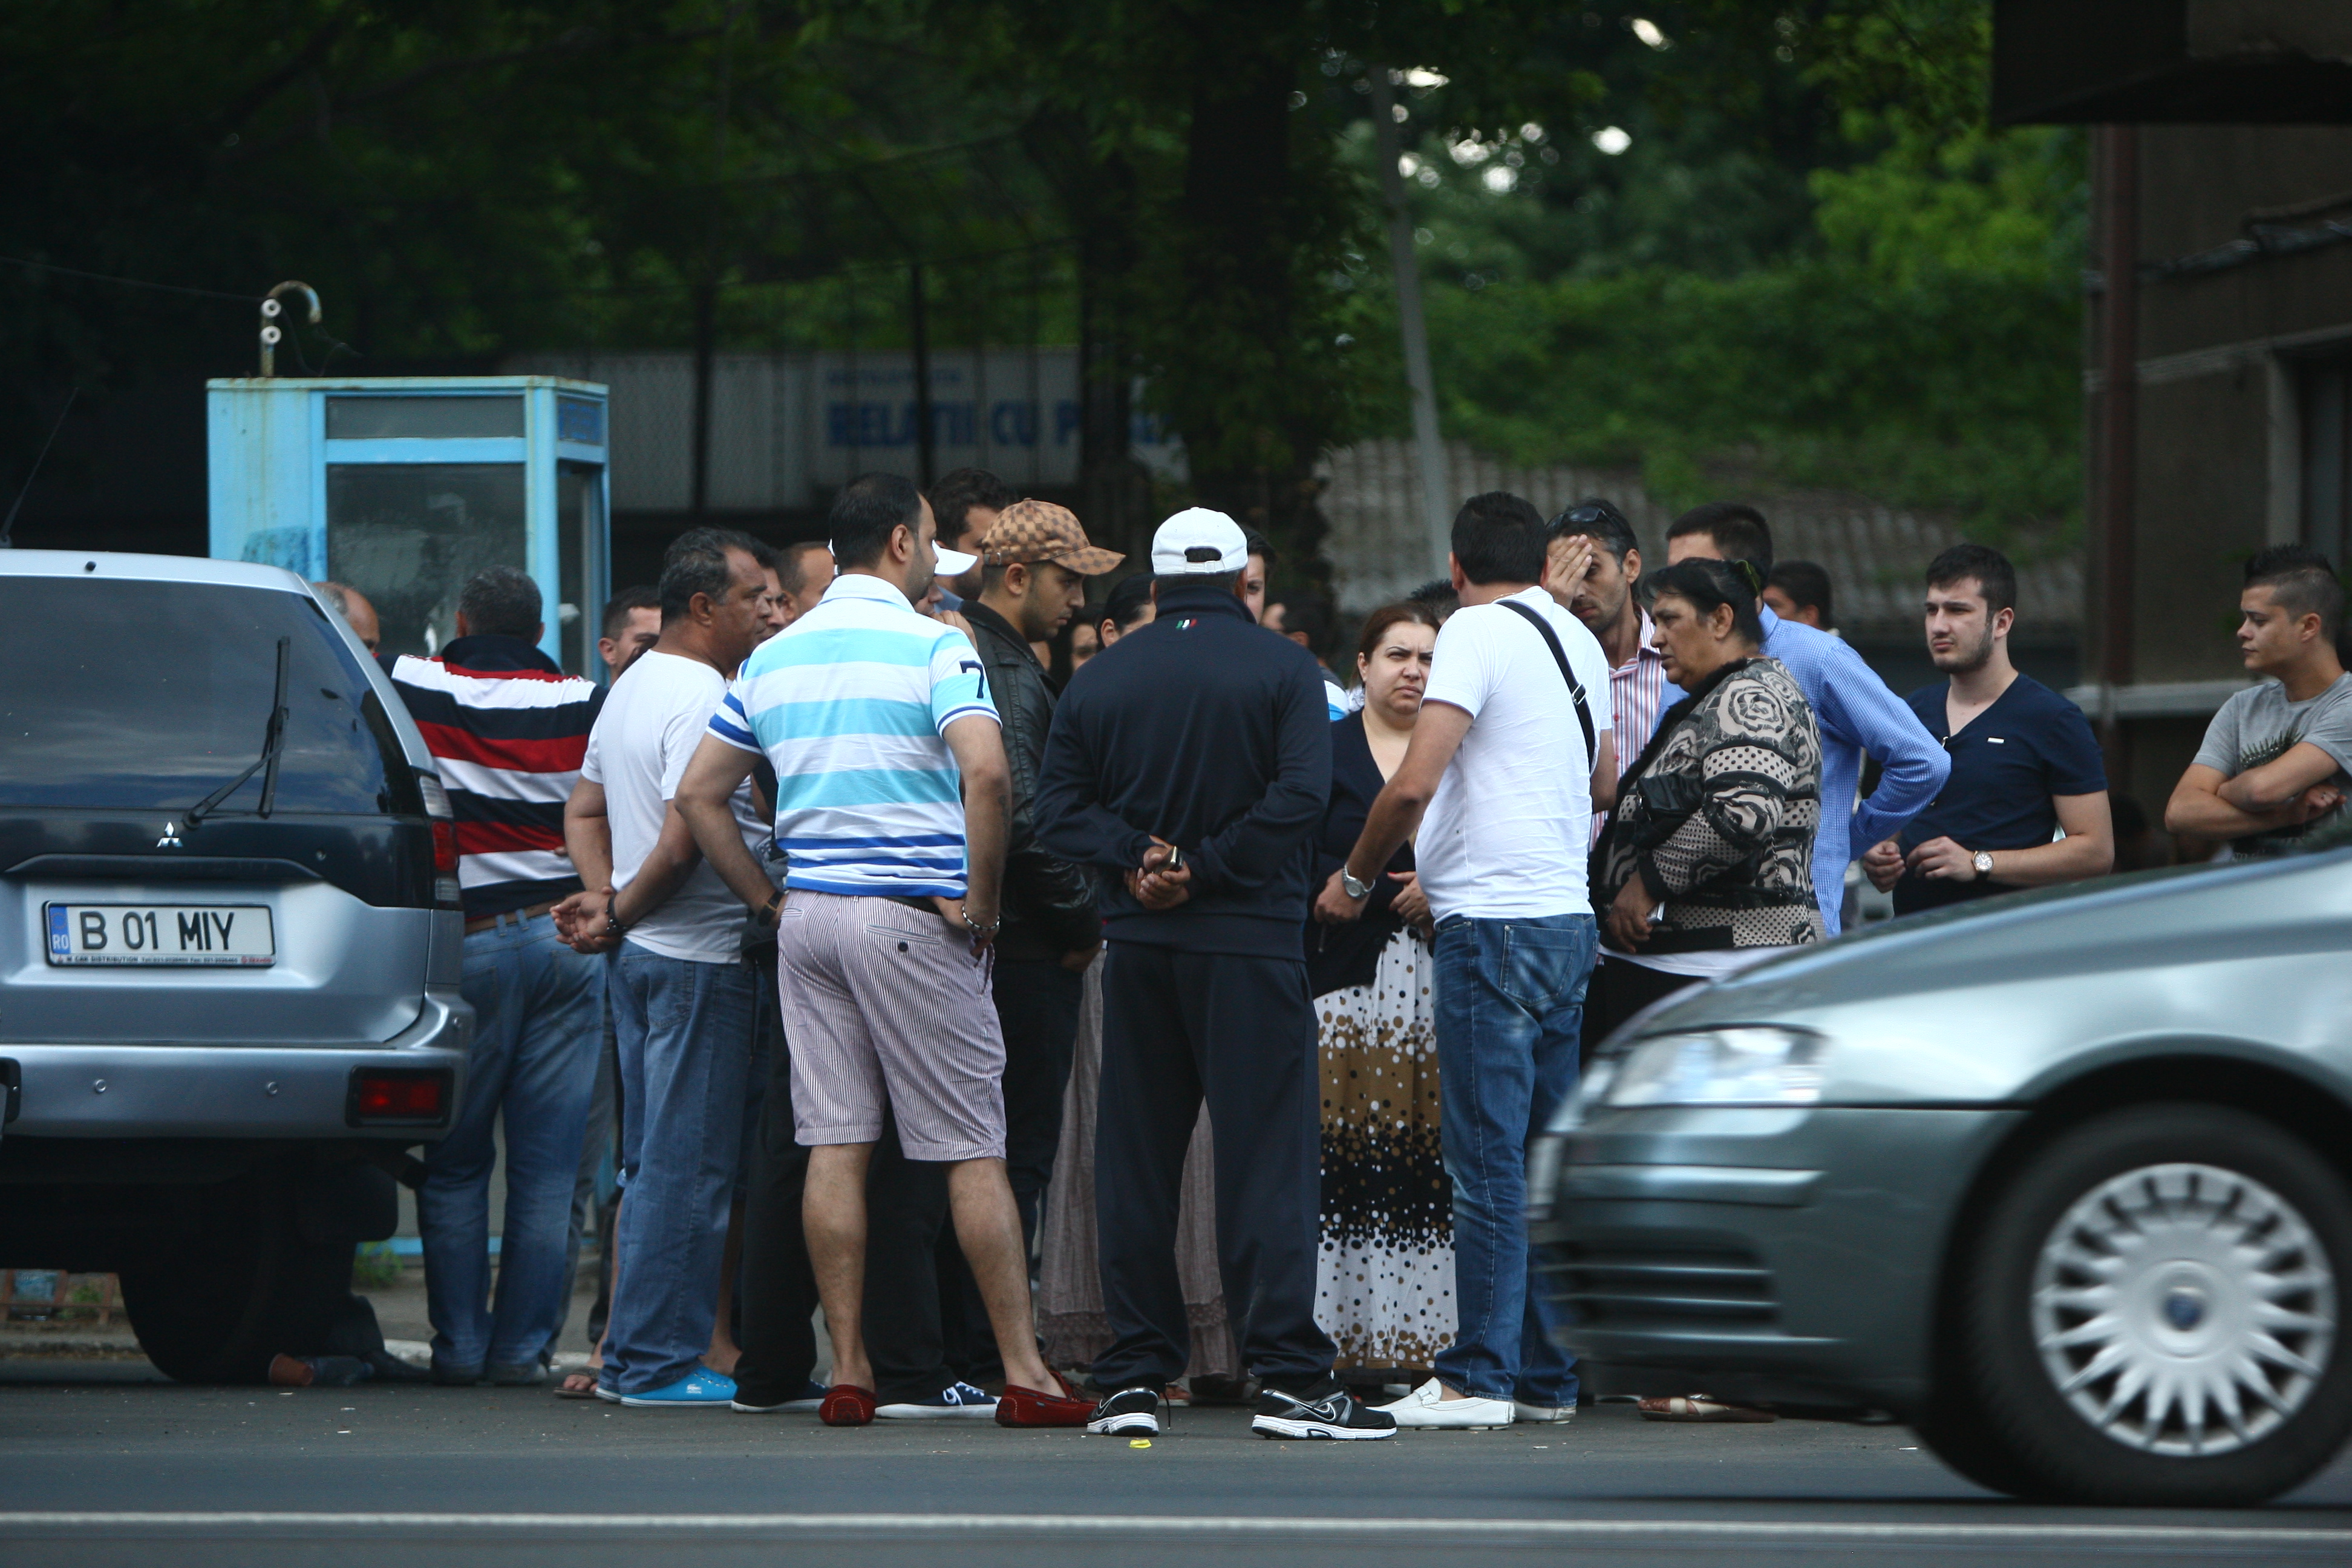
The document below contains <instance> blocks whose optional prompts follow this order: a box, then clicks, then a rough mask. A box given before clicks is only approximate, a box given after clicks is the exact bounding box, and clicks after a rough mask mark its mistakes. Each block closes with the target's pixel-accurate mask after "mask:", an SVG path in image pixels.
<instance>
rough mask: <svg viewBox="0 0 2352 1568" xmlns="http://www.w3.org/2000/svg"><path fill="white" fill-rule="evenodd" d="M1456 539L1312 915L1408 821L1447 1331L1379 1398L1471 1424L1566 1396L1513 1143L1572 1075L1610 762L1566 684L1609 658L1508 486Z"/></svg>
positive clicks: (1531, 1410) (1466, 521)
mask: <svg viewBox="0 0 2352 1568" xmlns="http://www.w3.org/2000/svg"><path fill="white" fill-rule="evenodd" d="M1453 545H1454V549H1453V554H1452V557H1451V561H1450V566H1451V571H1452V575H1453V579H1454V591H1455V592H1456V593H1457V594H1459V595H1461V597H1462V608H1461V609H1460V610H1458V611H1456V612H1455V613H1454V615H1453V616H1451V617H1449V618H1448V619H1447V621H1446V623H1445V626H1444V629H1443V630H1441V631H1440V632H1439V633H1438V634H1437V652H1436V656H1435V658H1434V659H1433V663H1432V667H1431V670H1430V678H1429V689H1428V692H1427V695H1426V696H1424V697H1423V701H1422V710H1421V718H1420V721H1419V722H1418V723H1416V724H1415V725H1414V727H1413V732H1412V744H1411V746H1410V747H1409V748H1408V749H1407V750H1406V752H1405V756H1404V761H1403V763H1401V764H1400V765H1399V766H1398V768H1397V771H1396V773H1395V774H1394V776H1392V777H1391V779H1390V780H1389V783H1388V786H1387V787H1386V788H1385V789H1383V790H1382V791H1381V795H1380V798H1379V799H1378V800H1376V801H1375V802H1373V805H1372V809H1371V814H1370V816H1369V817H1368V818H1367V819H1366V821H1365V824H1364V831H1363V834H1362V836H1361V837H1359V838H1358V839H1357V841H1356V847H1355V848H1354V850H1353V851H1352V852H1350V853H1349V857H1348V859H1347V862H1346V863H1345V864H1344V865H1343V866H1342V867H1341V868H1339V871H1337V872H1335V873H1334V874H1333V875H1332V877H1331V879H1330V880H1329V882H1328V883H1327V884H1325V886H1324V888H1323V890H1322V892H1321V893H1320V894H1319V895H1318V898H1317V900H1316V916H1317V918H1318V919H1319V920H1325V921H1348V920H1353V919H1356V918H1357V917H1358V916H1359V915H1360V914H1361V912H1362V910H1363V907H1364V900H1365V898H1366V896H1367V895H1368V894H1369V893H1370V891H1371V887H1372V882H1373V879H1376V878H1377V877H1378V876H1379V875H1380V870H1381V867H1383V866H1385V865H1387V864H1388V862H1389V858H1390V857H1391V856H1392V855H1394V854H1395V853H1396V851H1397V848H1398V847H1399V846H1400V845H1402V843H1403V842H1404V841H1405V839H1406V838H1407V837H1411V836H1412V835H1413V834H1414V833H1415V830H1416V829H1418V830H1419V832H1418V837H1416V838H1415V840H1414V855H1415V858H1416V859H1417V861H1418V863H1419V868H1420V872H1421V885H1422V888H1423V890H1424V891H1425V892H1426V893H1427V894H1428V895H1429V905H1430V912H1431V913H1432V914H1433V916H1435V918H1436V921H1437V955H1436V956H1437V1058H1438V1066H1439V1081H1440V1093H1441V1095H1442V1097H1443V1115H1442V1119H1441V1123H1440V1125H1441V1135H1442V1137H1443V1139H1444V1152H1445V1168H1446V1172H1447V1173H1448V1174H1449V1175H1450V1176H1451V1177H1452V1178H1453V1181H1454V1300H1455V1305H1456V1310H1457V1313H1458V1315H1459V1321H1460V1324H1461V1327H1460V1329H1459V1331H1457V1333H1456V1336H1455V1339H1454V1344H1453V1345H1452V1347H1451V1348H1449V1349H1447V1350H1446V1351H1445V1352H1443V1353H1442V1354H1440V1355H1439V1356H1438V1358H1437V1363H1436V1367H1435V1375H1434V1376H1433V1377H1432V1378H1430V1379H1429V1381H1428V1382H1426V1383H1424V1384H1422V1385H1421V1386H1420V1387H1419V1388H1417V1389H1415V1390H1414V1391H1413V1392H1412V1394H1407V1395H1406V1396H1405V1397H1404V1398H1402V1399H1401V1400H1398V1401H1397V1402H1396V1403H1395V1404H1393V1405H1387V1406H1385V1407H1384V1408H1386V1409H1387V1410H1388V1411H1390V1412H1391V1414H1392V1415H1395V1417H1396V1420H1397V1425H1398V1426H1419V1427H1454V1428H1472V1429H1477V1428H1492V1427H1501V1426H1510V1425H1511V1424H1512V1423H1513V1422H1514V1421H1533V1422H1559V1421H1566V1420H1568V1419H1569V1418H1570V1416H1571V1415H1574V1414H1575V1411H1576V1394H1577V1379H1576V1373H1575V1370H1574V1367H1575V1363H1574V1361H1573V1359H1572V1358H1571V1357H1570V1356H1569V1355H1568V1354H1566V1352H1562V1351H1561V1350H1560V1349H1559V1347H1558V1346H1557V1345H1556V1344H1554V1343H1553V1342H1552V1341H1551V1338H1550V1334H1549V1329H1550V1327H1551V1323H1550V1317H1551V1309H1550V1307H1549V1303H1548V1302H1547V1301H1546V1300H1545V1298H1544V1294H1543V1292H1542V1291H1541V1290H1540V1289H1538V1286H1537V1285H1536V1283H1535V1281H1534V1279H1533V1277H1532V1271H1531V1268H1530V1264H1529V1258H1528V1231H1527V1218H1526V1208H1527V1145H1528V1139H1529V1137H1530V1136H1531V1135H1532V1134H1534V1133H1535V1132H1538V1131H1540V1130H1541V1129H1542V1127H1543V1125H1544V1123H1545V1122H1546V1121H1549V1119H1550V1117H1551V1113H1552V1111H1553V1110H1554V1109H1555V1108H1556V1107H1557V1106H1558V1105H1559V1102H1560V1100H1562V1099H1563V1098H1564V1097H1565V1096H1566V1095H1567V1094H1568V1092H1569V1091H1570V1089H1572V1088H1573V1087H1574V1086H1575V1082H1576V1074H1577V1058H1578V1037H1579V1035H1580V1031H1581V1026H1582V1021H1583V1011H1584V987H1585V982H1586V979H1587V977H1588V976H1589V975H1590V974H1591V970H1592V959H1593V953H1594V951H1595V948H1596V946H1597V937H1598V933H1597V931H1595V928H1594V924H1593V918H1592V906H1591V899H1590V896H1589V895H1588V893H1587V890H1586V861H1587V857H1588V855H1589V853H1590V850H1591V836H1592V817H1593V814H1594V812H1596V811H1606V810H1607V809H1609V807H1610V806H1611V805H1613V804H1614V803H1615V798H1616V781H1617V765H1616V756H1615V752H1614V749H1613V747H1612V727H1611V720H1610V710H1609V709H1608V708H1606V707H1602V708H1601V709H1599V710H1595V709H1594V708H1593V706H1592V704H1591V702H1590V701H1589V700H1588V699H1587V697H1586V695H1585V694H1586V693H1587V692H1588V691H1595V690H1599V691H1605V690H1607V689H1608V682H1609V664H1608V659H1607V658H1606V656H1604V655H1603V654H1602V653H1601V645H1600V644H1599V643H1598V642H1596V641H1594V640H1593V637H1592V634H1591V632H1589V631H1587V630H1586V629H1585V628H1584V626H1583V625H1582V624H1581V623H1580V622H1579V621H1578V620H1577V619H1576V618H1575V617H1574V616H1571V615H1570V614H1569V613H1568V612H1567V611H1566V610H1563V609H1561V608H1560V607H1559V605H1558V603H1557V602H1555V601H1554V600H1553V598H1552V597H1551V595H1549V594H1548V593H1546V592H1545V591H1544V590H1543V589H1542V588H1541V587H1540V586H1538V584H1539V583H1540V581H1541V579H1542V576H1543V571H1544V551H1545V538H1544V525H1543V519H1542V517H1541V516H1540V515H1538V512H1537V511H1536V510H1535V508H1534V507H1532V506H1530V505H1529V504H1528V502H1527V501H1525V500H1521V499H1519V498H1518V497H1517V496H1514V495H1507V494H1503V493H1501V492H1499V491H1498V492H1495V493H1492V494H1487V495H1481V496H1473V497H1472V498H1471V499H1470V500H1468V501H1466V502H1465V503H1464V505H1463V508H1462V510H1461V513H1460V515H1458V516H1457V517H1456V518H1455V519H1454V539H1453Z"/></svg>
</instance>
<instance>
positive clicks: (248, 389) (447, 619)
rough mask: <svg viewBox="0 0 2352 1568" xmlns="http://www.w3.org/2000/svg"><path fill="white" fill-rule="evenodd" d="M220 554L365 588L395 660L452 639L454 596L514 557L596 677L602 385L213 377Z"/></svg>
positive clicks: (214, 505) (605, 573)
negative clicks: (479, 575) (483, 572)
mask: <svg viewBox="0 0 2352 1568" xmlns="http://www.w3.org/2000/svg"><path fill="white" fill-rule="evenodd" d="M605 415H606V401H605V389H604V387H602V386H599V385H596V384H593V383H590V382H583V381H567V380H563V379H561V378H558V377H554V376H543V375H499V376H462V377H428V376H387V377H373V378H356V377H354V378H346V379H341V380H336V379H318V380H308V379H297V378H294V377H287V376H260V377H255V378H252V379H234V380H216V381H209V382H206V383H205V424H206V438H207V445H208V448H209V450H208V457H209V467H210V480H209V484H210V490H211V514H212V553H213V555H214V557H215V559H218V560H226V561H255V562H262V563H267V564H269V565H273V566H283V567H286V568H288V569H289V570H290V571H294V572H298V573H300V574H302V575H303V576H304V577H307V578H310V579H311V580H313V581H316V580H319V579H322V578H332V579H334V580H335V581H337V582H340V583H344V584H349V585H350V586H352V587H353V588H356V589H358V590H359V591H360V592H361V593H362V594H364V595H367V596H368V598H369V599H370V600H371V601H372V602H373V604H374V605H375V608H376V615H377V616H378V618H379V619H380V620H381V621H382V623H383V647H382V650H381V651H382V652H383V653H385V654H403V653H415V654H433V653H437V652H438V651H440V649H441V647H442V646H443V645H444V644H446V642H448V641H449V640H450V638H452V637H456V636H457V594H458V591H459V590H460V589H461V588H463V587H464V586H465V584H466V582H467V579H468V578H470V577H471V576H473V575H474V574H475V573H477V572H479V571H480V570H481V569H482V568H484V567H485V566H491V565H497V564H500V563H504V564H506V565H509V566H519V567H520V568H522V569H523V570H524V571H526V572H528V573H530V575H531V577H532V578H533V579H534V580H535V581H537V583H538V584H539V591H540V595H541V603H542V604H543V605H546V606H547V614H546V631H545V633H544V635H543V636H542V637H541V639H540V647H541V648H542V649H544V650H545V652H546V653H547V655H548V656H549V657H550V658H553V659H554V660H555V661H556V662H557V663H558V664H560V665H562V667H563V668H564V669H565V670H566V671H568V672H569V673H571V674H573V675H586V676H589V677H591V678H592V679H601V678H602V676H603V673H604V667H603V662H602V661H601V660H600V659H598V658H595V651H596V636H597V631H598V627H597V625H596V618H597V612H598V611H599V610H600V609H601V608H602V606H603V605H604V599H605V596H606V595H608V594H609V593H610V592H611V583H610V574H611V567H610V564H609V563H610V558H611V537H610V528H609V524H608V521H607V520H608V517H609V511H608V495H609V491H608V486H607V479H606V474H605V452H606V430H607V428H608V421H607V420H606V417H605Z"/></svg>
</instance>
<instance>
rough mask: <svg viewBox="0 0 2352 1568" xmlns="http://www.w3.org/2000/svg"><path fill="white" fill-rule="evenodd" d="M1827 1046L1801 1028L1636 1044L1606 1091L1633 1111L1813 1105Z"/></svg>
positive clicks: (1694, 1033) (1715, 1032) (1699, 1033)
mask: <svg viewBox="0 0 2352 1568" xmlns="http://www.w3.org/2000/svg"><path fill="white" fill-rule="evenodd" d="M1827 1047H1828V1042H1827V1041H1825V1040H1823V1039H1822V1037H1820V1036H1819V1035H1814V1034H1809V1033H1807V1032H1805V1031H1804V1030H1801V1029H1775V1028H1769V1027H1763V1026H1740V1027H1735V1028H1725V1029H1694V1030H1691V1031H1689V1032H1688V1033H1685V1034H1674V1035H1658V1036H1655V1037H1652V1038H1650V1039H1646V1040H1640V1041H1636V1042H1635V1043H1634V1045H1633V1047H1632V1049H1630V1050H1628V1051H1627V1052H1626V1053H1625V1055H1624V1056H1623V1057H1622V1058H1621V1059H1620V1061H1619V1063H1618V1066H1617V1070H1616V1072H1615V1073H1614V1074H1613V1075H1612V1077H1611V1078H1610V1079H1609V1081H1608V1082H1607V1084H1606V1085H1605V1086H1603V1087H1602V1089H1601V1100H1602V1102H1603V1103H1605V1104H1608V1105H1612V1106H1634V1105H1812V1104H1816V1103H1818V1102H1819V1101H1820V1100H1821V1098H1822V1055H1823V1054H1824V1052H1825V1051H1826V1049H1827Z"/></svg>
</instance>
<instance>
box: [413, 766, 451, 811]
mask: <svg viewBox="0 0 2352 1568" xmlns="http://www.w3.org/2000/svg"><path fill="white" fill-rule="evenodd" d="M416 787H417V788H418V789H420V790H422V791H424V792H425V816H429V817H432V818H433V819H434V820H435V821H436V822H454V821H455V820H457V808H456V807H455V806H453V805H450V804H449V792H448V791H447V790H446V789H444V788H442V787H441V781H440V780H439V779H438V778H436V776H434V775H433V774H431V773H419V774H417V775H416Z"/></svg>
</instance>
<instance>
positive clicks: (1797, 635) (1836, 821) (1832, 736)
mask: <svg viewBox="0 0 2352 1568" xmlns="http://www.w3.org/2000/svg"><path fill="white" fill-rule="evenodd" d="M1693 556H1705V557H1707V558H1710V559H1713V560H1717V561H1745V562H1747V563H1748V567H1749V569H1750V570H1751V572H1752V574H1753V575H1754V580H1755V581H1754V585H1755V588H1756V593H1757V597H1758V598H1759V600H1760V599H1762V597H1763V595H1764V585H1765V584H1767V583H1768V582H1769V581H1770V580H1771V576H1772V530H1771V528H1770V527H1769V525H1768V524H1767V523H1766V522H1765V521H1764V514H1763V513H1762V512H1760V511H1758V510H1756V509H1755V508H1754V507H1752V506H1746V505H1743V504H1741V503H1740V502H1738V501H1726V500H1715V501H1708V502H1706V504H1705V505H1704V506H1696V507H1693V508H1692V509H1691V510H1688V511H1686V512H1685V513H1683V514H1682V516H1680V517H1678V518H1676V519H1675V521H1674V526H1673V527H1671V528H1669V529H1667V530H1666V563H1667V564H1668V565H1672V564H1673V563H1675V562H1677V561H1687V560H1689V559H1691V558H1692V557H1693ZM1756 614H1757V618H1758V619H1759V620H1761V621H1762V622H1763V623H1764V652H1765V655H1766V657H1768V658H1777V659H1779V660H1780V663H1781V664H1782V665H1783V666H1785V667H1786V668H1788V671H1789V673H1790V675H1793V676H1795V677H1796V678H1797V686H1798V688H1799V689H1801V690H1802V691H1803V692H1804V694H1805V700H1806V701H1807V702H1808V703H1810V704H1811V706H1812V710H1813V719H1814V721H1815V722H1816V723H1818V724H1819V725H1820V726H1821V733H1822V826H1821V831H1820V832H1819V833H1818V834H1816V835H1815V836H1814V838H1813V892H1814V895H1815V897H1817V898H1818V899H1819V900H1821V906H1822V930H1823V931H1826V932H1827V933H1828V934H1829V935H1831V936H1835V935H1837V934H1838V931H1840V930H1841V929H1842V928H1843V914H1844V910H1845V868H1846V866H1847V864H1848V862H1850V861H1852V860H1853V846H1854V845H1856V844H1875V843H1877V842H1879V841H1880V840H1881V839H1885V838H1892V837H1895V834H1897V833H1899V832H1901V831H1902V829H1903V825H1904V824H1905V823H1906V822H1908V821H1910V820H1911V819H1912V817H1914V816H1917V815H1918V814H1919V812H1920V811H1921V810H1923V809H1924V808H1925V807H1926V806H1927V803H1928V802H1929V801H1931V800H1934V799H1935V798H1936V792H1937V791H1938V790H1940V789H1942V788H1943V787H1944V780H1945V779H1946V778H1947V777H1948V776H1949V775H1950V773H1951V771H1952V763H1951V759H1950V758H1949V757H1947V756H1946V755H1944V751H1943V748H1942V747H1940V746H1938V745H1937V744H1936V738H1935V737H1934V736H1932V735H1930V734H1928V733H1927V727H1926V726H1925V725H1923V724H1921V723H1920V722H1919V719H1918V715H1916V714H1915V713H1913V712H1912V711H1911V710H1910V708H1909V707H1908V706H1906V704H1905V703H1904V701H1903V700H1902V699H1901V698H1899V697H1897V696H1895V693H1893V692H1892V691H1889V690H1888V689H1886V682H1885V681H1883V680H1881V679H1878V674H1877V672H1876V671H1875V670H1874V669H1872V668H1870V666H1868V665H1867V664H1864V662H1863V660H1862V656H1861V655H1860V654H1858V653H1856V652H1854V651H1853V648H1852V647H1848V646H1847V645H1846V644H1845V643H1844V642H1843V640H1842V639H1840V638H1838V637H1832V636H1831V635H1830V634H1829V633H1827V632H1824V631H1817V630H1815V629H1814V628H1813V627H1811V626H1801V625H1800V624H1798V623H1797V622H1795V621H1784V620H1782V619H1781V618H1780V616H1777V615H1775V614H1773V613H1772V607H1771V606H1770V605H1765V604H1759V605H1758V606H1757V611H1756ZM1865 754H1867V755H1869V756H1872V757H1875V758H1876V759H1878V765H1879V768H1880V773H1879V776H1878V787H1877V788H1876V789H1874V790H1873V791H1872V792H1871V794H1870V798H1869V799H1868V800H1865V801H1864V802H1863V803H1862V806H1861V809H1860V810H1858V811H1857V810H1856V809H1855V808H1854V798H1853V797H1854V792H1855V790H1856V789H1858V788H1859V787H1860V786H1861V784H1862V759H1863V757H1864V755H1865ZM1662 967H1663V965H1662Z"/></svg>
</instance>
